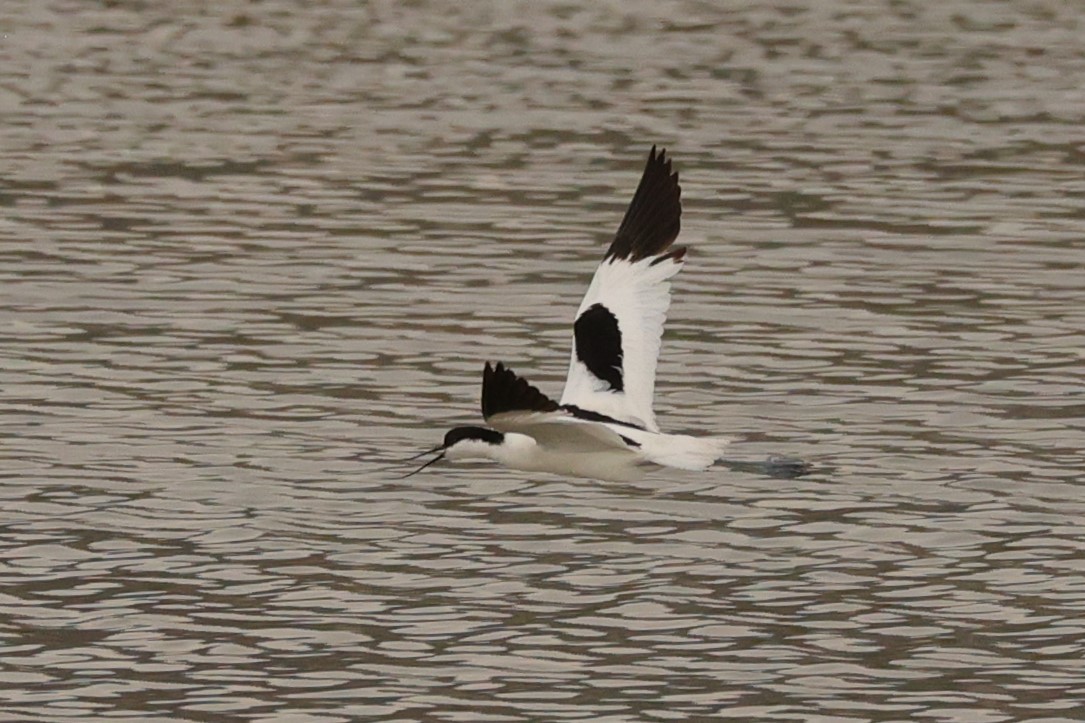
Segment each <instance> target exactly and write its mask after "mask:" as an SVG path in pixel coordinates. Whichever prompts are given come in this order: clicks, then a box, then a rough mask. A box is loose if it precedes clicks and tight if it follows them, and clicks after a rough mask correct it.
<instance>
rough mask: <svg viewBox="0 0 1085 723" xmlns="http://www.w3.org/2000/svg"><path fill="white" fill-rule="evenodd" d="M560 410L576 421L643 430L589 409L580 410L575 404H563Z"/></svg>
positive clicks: (640, 427)
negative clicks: (603, 423)
mask: <svg viewBox="0 0 1085 723" xmlns="http://www.w3.org/2000/svg"><path fill="white" fill-rule="evenodd" d="M561 408H562V409H563V410H564V411H566V412H568V413H569V414H571V415H573V416H574V417H576V418H577V419H583V420H586V421H589V422H608V423H610V424H620V425H622V426H623V427H629V428H630V429H644V427H642V426H641V425H639V424H633V423H632V422H623V421H622V420H620V419H615V418H614V417H608V416H607V415H605V414H600V413H599V412H593V411H591V410H590V409H581V408H580V407H578V406H576V405H575V404H563V405H561Z"/></svg>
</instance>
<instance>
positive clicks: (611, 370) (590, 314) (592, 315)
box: [573, 304, 625, 392]
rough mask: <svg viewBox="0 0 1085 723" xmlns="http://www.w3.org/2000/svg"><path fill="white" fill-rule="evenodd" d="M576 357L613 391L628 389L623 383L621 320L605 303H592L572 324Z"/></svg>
mask: <svg viewBox="0 0 1085 723" xmlns="http://www.w3.org/2000/svg"><path fill="white" fill-rule="evenodd" d="M573 337H574V339H575V344H576V358H577V359H579V360H580V361H581V362H583V364H584V366H586V367H587V368H588V371H589V372H591V373H592V374H593V375H595V378H596V379H602V380H603V381H604V382H606V383H607V384H609V385H610V388H611V390H613V391H615V392H620V391H623V390H624V389H625V383H624V382H623V381H622V332H621V330H620V329H619V328H618V319H617V318H615V316H614V314H612V313H610V309H608V308H607V307H605V306H603V305H602V304H593V305H592V306H589V307H588V308H587V309H585V310H584V313H583V314H581V315H580V316H578V317H576V322H575V323H574V324H573Z"/></svg>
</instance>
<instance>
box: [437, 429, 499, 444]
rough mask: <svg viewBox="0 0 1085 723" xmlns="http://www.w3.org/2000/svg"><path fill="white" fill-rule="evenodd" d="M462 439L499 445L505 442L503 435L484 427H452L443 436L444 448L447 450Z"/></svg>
mask: <svg viewBox="0 0 1085 723" xmlns="http://www.w3.org/2000/svg"><path fill="white" fill-rule="evenodd" d="M464 439H477V440H478V441H480V442H488V443H489V444H501V443H502V442H503V441H504V440H505V435H504V434H502V433H501V432H498V431H497V430H494V429H487V428H486V427H454V428H453V429H450V430H448V434H446V435H445V443H444V448H445V449H448V448H449V447H451V446H452V445H454V444H455V443H456V442H459V441H462V440H464Z"/></svg>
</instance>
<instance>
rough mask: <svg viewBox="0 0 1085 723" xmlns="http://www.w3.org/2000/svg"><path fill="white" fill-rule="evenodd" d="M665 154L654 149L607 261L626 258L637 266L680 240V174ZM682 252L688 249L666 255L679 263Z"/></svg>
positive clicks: (606, 258) (663, 151)
mask: <svg viewBox="0 0 1085 723" xmlns="http://www.w3.org/2000/svg"><path fill="white" fill-rule="evenodd" d="M666 154H667V151H666V150H665V149H664V150H661V151H659V153H658V154H657V153H656V147H655V146H652V150H651V152H650V153H649V154H648V164H647V165H646V166H645V167H644V175H642V176H641V179H640V184H638V185H637V190H636V193H634V194H633V200H632V201H631V202H630V203H629V208H628V209H627V210H626V212H625V218H623V219H622V225H621V226H619V227H618V233H617V234H616V235H615V236H614V241H613V242H611V244H610V248H609V249H607V253H606V256H604V257H603V258H604V259H605V260H614V259H625V260H628V261H630V262H633V263H635V262H637V261H640V260H641V259H646V258H649V257H651V256H658V255H660V254H662V253H663V252H664V251H666V250H667V249H668V248H670V246H671V244H672V243H674V240H675V239H676V238H678V231H679V230H680V229H681V226H682V224H681V218H682V200H681V197H682V187H681V186H679V185H678V173H677V172H672V171H671V162H670V159H668V158H667V157H666ZM683 253H685V249H676V250H675V251H673V252H671V254H667V256H672V255H677V258H676V260H681V254H683ZM660 260H662V259H657V260H656V261H655V263H658V262H659V261H660Z"/></svg>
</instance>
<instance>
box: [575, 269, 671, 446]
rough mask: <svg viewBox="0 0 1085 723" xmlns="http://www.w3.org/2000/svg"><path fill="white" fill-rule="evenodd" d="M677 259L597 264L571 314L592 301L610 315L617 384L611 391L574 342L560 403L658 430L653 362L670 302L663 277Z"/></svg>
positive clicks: (581, 309) (587, 307)
mask: <svg viewBox="0 0 1085 723" xmlns="http://www.w3.org/2000/svg"><path fill="white" fill-rule="evenodd" d="M682 260H683V257H682V256H675V257H671V258H664V259H662V261H661V262H660V263H656V262H657V261H659V257H649V258H646V259H641V260H640V261H637V262H635V263H630V262H628V261H626V260H620V259H608V260H605V261H603V263H602V264H600V265H599V268H598V269H597V270H596V272H595V276H594V277H593V278H592V281H591V285H590V286H589V287H588V293H587V294H585V296H584V301H582V302H581V304H580V309H579V310H578V311H577V317H579V316H580V315H581V314H583V313H584V312H585V311H587V310H588V309H590V308H591V307H593V306H595V305H596V304H601V305H602V306H604V307H606V309H607V310H609V311H610V313H611V314H613V315H614V317H615V319H616V320H617V322H618V330H619V332H620V333H621V347H622V379H623V385H622V386H623V389H622V390H621V391H615V390H613V389H611V387H610V385H609V384H608V383H607V382H606V381H605V380H602V379H600V378H599V377H597V376H595V375H594V374H593V373H592V372H591V371H590V370H589V369H588V367H587V365H586V364H585V363H584V362H583V361H581V360H580V359H579V358H578V356H577V350H576V348H575V343H574V348H573V351H572V354H571V358H570V361H569V376H568V378H567V379H566V381H565V391H564V392H563V393H562V395H561V404H563V405H564V404H571V405H574V406H577V407H580V408H581V409H587V410H590V411H593V412H598V413H599V414H604V415H606V416H608V417H611V418H613V419H617V420H619V421H622V422H629V423H630V424H636V425H638V426H641V427H643V428H645V429H648V430H651V431H653V432H656V431H659V427H658V426H657V424H656V420H655V414H654V412H653V411H652V398H653V396H654V395H655V383H656V363H657V361H658V359H659V349H660V346H661V343H662V338H663V324H664V322H665V321H666V319H667V309H668V308H669V307H670V303H671V285H670V283H669V281H668V279H670V278H671V277H672V276H674V275H675V274H677V273H678V271H679V270H680V269H681V268H682Z"/></svg>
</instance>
